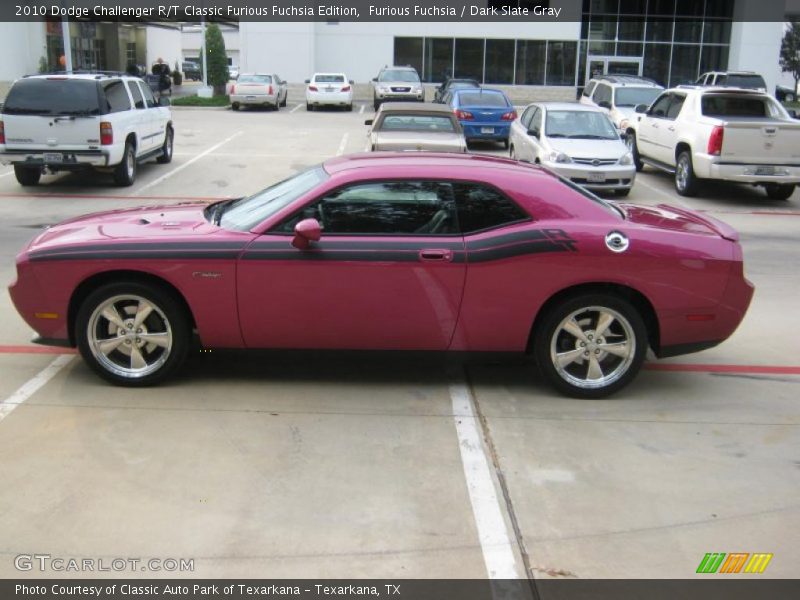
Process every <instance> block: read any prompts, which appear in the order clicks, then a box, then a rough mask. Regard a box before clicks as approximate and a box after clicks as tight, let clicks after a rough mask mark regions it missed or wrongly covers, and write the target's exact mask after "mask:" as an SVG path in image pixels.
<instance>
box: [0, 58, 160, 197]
mask: <svg viewBox="0 0 800 600" xmlns="http://www.w3.org/2000/svg"><path fill="white" fill-rule="evenodd" d="M173 140H174V130H173V127H172V115H171V112H170V109H169V100H167V99H166V98H161V99H160V100H157V99H156V97H155V96H154V95H153V92H152V91H151V90H150V87H149V86H148V85H147V84H146V83H145V82H144V81H142V80H141V79H139V78H138V77H130V76H127V75H107V74H66V73H64V74H54V75H36V76H30V77H24V78H22V79H18V80H17V81H15V82H14V85H13V86H12V87H11V90H9V92H8V96H7V97H6V100H5V103H4V104H3V110H2V113H0V162H2V163H3V164H4V165H9V164H12V165H14V173H15V175H16V177H17V181H19V183H20V184H22V185H36V184H37V183H39V179H40V177H41V176H42V173H43V172H44V171H45V170H47V171H49V172H51V173H56V172H58V171H78V170H85V169H92V168H93V169H95V170H97V171H101V172H107V173H112V174H113V176H114V181H115V182H116V183H117V184H118V185H122V186H128V185H132V184H133V182H134V180H135V179H136V169H137V163H139V162H142V161H144V160H147V159H149V158H155V159H156V160H157V161H158V162H160V163H168V162H170V161H171V160H172V145H173Z"/></svg>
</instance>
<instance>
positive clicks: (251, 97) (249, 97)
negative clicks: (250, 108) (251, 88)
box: [244, 96, 256, 100]
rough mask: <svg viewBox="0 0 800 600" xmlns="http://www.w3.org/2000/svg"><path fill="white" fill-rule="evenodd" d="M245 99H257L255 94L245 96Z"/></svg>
mask: <svg viewBox="0 0 800 600" xmlns="http://www.w3.org/2000/svg"><path fill="white" fill-rule="evenodd" d="M244 99H245V100H255V99H256V97H255V96H245V97H244Z"/></svg>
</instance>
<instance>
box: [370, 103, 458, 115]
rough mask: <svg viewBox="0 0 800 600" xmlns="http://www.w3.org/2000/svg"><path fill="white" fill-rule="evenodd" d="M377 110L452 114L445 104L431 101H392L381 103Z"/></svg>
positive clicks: (451, 110)
mask: <svg viewBox="0 0 800 600" xmlns="http://www.w3.org/2000/svg"><path fill="white" fill-rule="evenodd" d="M379 112H382V113H384V114H386V113H396V112H402V113H444V114H448V115H452V114H453V109H451V108H450V107H449V106H447V105H446V104H434V103H433V102H392V103H391V104H390V103H386V102H384V103H383V104H381V107H380V109H379Z"/></svg>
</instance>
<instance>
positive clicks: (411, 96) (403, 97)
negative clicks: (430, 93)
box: [375, 88, 425, 102]
mask: <svg viewBox="0 0 800 600" xmlns="http://www.w3.org/2000/svg"><path fill="white" fill-rule="evenodd" d="M375 99H376V100H378V101H379V102H425V89H424V88H423V89H422V91H420V92H413V91H408V92H392V91H389V92H381V91H376V92H375Z"/></svg>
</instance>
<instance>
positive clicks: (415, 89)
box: [414, 87, 422, 94]
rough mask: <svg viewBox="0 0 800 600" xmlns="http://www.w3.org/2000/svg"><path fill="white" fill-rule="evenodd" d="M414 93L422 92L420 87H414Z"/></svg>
mask: <svg viewBox="0 0 800 600" xmlns="http://www.w3.org/2000/svg"><path fill="white" fill-rule="evenodd" d="M414 93H415V94H421V93H422V88H421V87H418V88H414Z"/></svg>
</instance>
